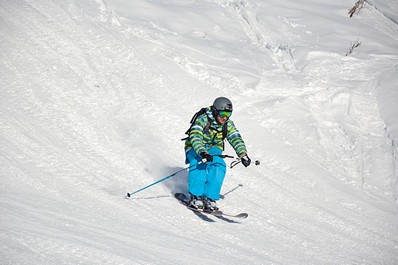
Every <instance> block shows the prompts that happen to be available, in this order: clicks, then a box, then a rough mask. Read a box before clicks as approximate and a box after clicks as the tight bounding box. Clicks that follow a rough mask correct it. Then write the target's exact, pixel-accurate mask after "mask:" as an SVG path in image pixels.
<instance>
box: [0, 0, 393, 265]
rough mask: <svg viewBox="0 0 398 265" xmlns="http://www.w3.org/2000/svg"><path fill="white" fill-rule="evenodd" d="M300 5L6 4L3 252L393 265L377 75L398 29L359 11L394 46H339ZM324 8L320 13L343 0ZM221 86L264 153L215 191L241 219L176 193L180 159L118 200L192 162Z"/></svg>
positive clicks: (29, 257) (0, 123) (385, 120)
mask: <svg viewBox="0 0 398 265" xmlns="http://www.w3.org/2000/svg"><path fill="white" fill-rule="evenodd" d="M289 3H290V2H289ZM308 3H312V1H308ZM291 4H292V8H291V9H289V10H288V11H289V12H287V14H284V13H283V14H284V15H282V13H278V12H280V10H281V9H284V8H286V5H287V3H284V4H280V5H278V4H277V2H274V1H272V2H271V3H267V4H264V3H262V2H257V1H249V0H241V1H230V0H228V1H227V0H222V1H221V0H217V1H205V2H203V3H202V2H196V1H166V0H164V1H160V0H159V1H144V0H137V1H136V2H134V3H133V2H131V3H127V2H123V1H122V0H112V1H111V0H109V1H100V0H98V1H91V0H86V1H74V0H68V1H63V2H58V1H55V2H54V1H41V2H40V1H39V2H37V1H22V0H17V1H1V2H0V17H1V23H0V34H1V39H2V42H1V43H0V50H1V53H0V54H1V63H0V85H1V99H0V104H1V105H0V154H1V156H0V164H1V167H0V177H1V179H0V188H1V196H0V207H1V208H0V212H1V217H0V230H1V233H0V240H1V245H2V246H1V247H0V263H1V264H187V263H193V264H201V263H206V264H306V265H308V264H397V263H398V259H397V257H398V237H397V235H398V227H397V221H398V217H397V209H396V199H397V192H398V187H397V168H396V165H397V157H396V152H397V150H396V142H395V145H394V141H396V140H394V139H396V138H395V137H397V135H396V134H394V133H395V130H394V128H395V127H394V124H396V119H389V118H390V117H394V116H393V114H390V113H391V110H393V107H391V108H387V107H385V109H383V110H382V111H383V113H382V114H381V113H380V112H381V110H380V109H381V108H382V107H380V104H381V103H382V102H385V101H386V98H385V97H387V96H386V95H387V94H388V93H391V97H393V96H394V95H395V94H393V92H391V91H392V90H391V89H389V90H388V89H387V90H386V89H384V90H383V88H384V87H388V85H389V84H390V83H388V84H383V82H382V81H381V80H380V79H379V76H380V75H381V74H382V73H383V72H384V71H385V69H394V67H396V58H397V54H396V50H395V53H394V52H393V51H394V49H393V48H392V47H393V45H391V41H390V39H393V40H396V39H398V33H397V32H398V31H397V26H396V25H394V24H393V23H392V22H391V19H389V20H388V21H386V20H385V19H383V17H382V16H381V15H380V13H379V12H378V11H377V9H375V10H373V9H371V8H370V9H367V10H366V12H363V16H358V18H357V20H356V21H355V22H352V23H353V24H356V26H358V27H360V26H361V25H363V24H364V25H367V26H369V25H372V27H371V28H372V32H379V31H380V32H383V33H382V34H381V35H382V36H384V37H385V38H386V40H388V41H386V42H385V43H384V44H385V46H384V47H385V49H386V50H385V51H383V50H382V51H378V52H377V51H376V49H375V48H374V47H373V46H372V47H365V48H363V49H364V50H365V51H366V49H369V51H370V52H369V55H362V54H361V52H362V51H364V50H361V51H358V53H356V54H354V55H353V56H348V57H344V53H345V52H346V50H345V49H346V46H347V45H348V42H344V41H345V40H344V41H338V40H340V37H337V38H336V39H337V40H336V39H335V38H334V34H337V33H336V32H334V34H330V36H326V39H327V40H326V41H324V40H323V39H322V38H321V37H320V36H318V39H319V42H318V43H311V41H313V40H314V39H317V37H314V36H316V34H320V33H319V32H318V31H317V30H319V29H318V28H316V27H314V28H311V24H310V22H309V19H308V20H306V19H301V20H300V16H298V15H297V14H298V13H297V12H300V9H299V7H298V6H297V5H296V4H293V3H291ZM328 5H329V4H328ZM330 5H331V6H333V9H332V12H331V15H330V16H329V15H328V16H327V18H325V21H327V22H328V21H329V22H330V21H331V20H329V19H331V17H332V15H336V16H337V15H338V16H341V15H340V13H339V12H340V10H341V9H342V6H345V5H343V1H338V3H336V5H333V4H330ZM308 6H310V7H311V8H309V9H308V11H307V12H306V14H308V17H311V16H310V15H311V14H312V15H313V14H316V12H318V11H319V10H322V9H319V10H318V9H317V7H316V6H314V3H312V5H308ZM271 7H273V8H274V9H271ZM195 8H196V9H195ZM348 8H349V7H347V10H348ZM124 9H125V10H124ZM148 10H152V11H153V12H148ZM192 10H193V11H195V12H192ZM264 10H265V11H264ZM188 11H189V12H188ZM315 11H316V12H315ZM139 12H141V13H139ZM162 12H165V15H163V13H162ZM185 12H186V13H185ZM273 12H275V14H273ZM325 12H326V11H325ZM130 13H131V14H130ZM129 14H130V15H129ZM141 14H142V15H141ZM176 14H178V16H176ZM264 14H265V15H266V16H264ZM278 14H279V15H278ZM173 15H174V16H175V17H174V18H175V20H176V21H175V20H173V21H170V19H168V17H170V16H173ZM344 15H345V14H344ZM146 16H147V17H146ZM201 16H203V18H205V19H203V21H202V22H203V24H200V23H195V20H199V19H201ZM187 18H188V19H187ZM189 18H190V19H191V20H192V21H190V20H189ZM206 19H208V20H206ZM267 19H268V20H267ZM339 19H340V20H339V22H338V23H337V22H336V25H338V26H342V25H344V22H342V21H346V20H345V19H343V18H342V17H339ZM367 19H374V20H375V21H376V22H377V23H371V22H369V21H371V20H367ZM179 21H182V22H185V23H187V25H183V26H181V22H180V23H177V22H179ZM209 21H211V22H209ZM267 21H268V22H269V24H268V23H267ZM312 23H313V22H312ZM361 23H363V24H361ZM190 25H191V26H192V25H195V27H196V28H191V26H190ZM198 25H199V26H198ZM272 26H274V27H277V26H280V28H279V29H276V28H273V27H272ZM351 27H353V26H352V25H350V29H351ZM328 29H329V28H328ZM361 30H363V28H361ZM336 31H338V29H336ZM281 32H284V33H285V34H280V33H281ZM364 32H365V31H364ZM337 35H338V34H337ZM341 36H344V37H346V34H345V33H344V34H343V33H341ZM378 36H379V35H378ZM353 37H356V36H353ZM284 38H285V39H284ZM342 38H343V37H342ZM369 40H370V38H369ZM323 41H324V42H323ZM308 43H311V45H313V46H312V47H311V49H310V48H307V49H306V48H305V47H307V45H308ZM325 43H328V44H325ZM369 43H376V44H375V45H374V46H375V47H377V46H380V45H381V41H380V42H378V41H372V42H370V41H369ZM346 44H347V45H346ZM365 44H366V42H365V43H364V45H365ZM334 46H336V47H334ZM369 46H371V44H369ZM347 47H348V46H347ZM333 48H334V49H335V50H332V49H333ZM339 49H340V50H339ZM395 49H396V48H395ZM337 50H339V53H340V54H339V53H338V52H337ZM383 52H385V54H383ZM355 55H357V57H356V56H355ZM392 72H393V71H392ZM384 76H386V75H384ZM392 79H393V78H391V80H392ZM391 82H393V81H391ZM379 87H381V88H379ZM220 94H225V95H227V96H228V97H230V98H231V99H232V100H233V102H234V104H235V109H236V111H235V112H234V121H235V122H236V124H237V125H238V127H239V129H240V130H241V132H242V134H243V135H244V138H245V140H246V142H247V145H248V148H249V151H250V155H251V156H252V158H253V160H254V159H259V160H260V161H261V165H260V166H258V167H255V166H252V167H249V168H248V169H245V168H243V167H236V168H234V169H230V170H229V171H228V173H227V178H226V180H225V185H224V187H223V191H222V193H223V194H226V195H225V198H224V199H223V200H220V202H219V205H220V206H221V208H222V209H224V210H225V211H226V212H234V211H236V212H241V211H245V212H248V213H249V218H248V219H245V220H236V223H228V222H225V221H223V220H220V219H217V218H215V217H209V218H210V220H209V221H204V220H202V219H201V218H199V217H198V216H196V215H195V214H194V213H192V212H190V211H187V210H186V209H185V208H184V207H181V206H180V205H179V204H178V202H177V201H176V200H175V199H174V198H173V197H172V195H171V194H172V192H176V191H182V192H186V188H185V186H184V185H185V181H186V178H187V173H186V172H182V173H181V174H179V175H177V176H176V177H174V178H172V179H170V180H168V181H167V182H165V183H163V185H156V186H154V187H152V188H151V189H150V190H149V189H148V190H146V191H144V192H142V193H140V194H137V196H134V197H133V198H132V199H130V200H125V199H123V196H124V194H125V193H126V192H130V191H133V190H135V189H138V188H140V187H143V186H146V185H148V184H150V183H152V182H154V181H156V180H158V179H160V178H162V177H164V176H167V175H168V174H171V173H173V172H175V171H177V170H180V169H182V167H184V166H185V165H184V164H183V161H184V154H183V150H182V148H183V144H182V142H179V138H180V136H181V137H183V132H185V130H186V127H187V126H188V121H189V119H190V118H191V115H192V114H193V113H194V111H196V109H198V108H200V107H203V106H205V105H206V104H209V103H211V100H212V98H214V97H216V96H218V95H220ZM391 105H392V106H395V105H394V103H391ZM235 113H236V114H235ZM392 113H395V112H393V111H392ZM383 115H384V116H383ZM386 124H387V126H391V127H390V128H391V130H390V131H391V133H388V131H389V130H388V127H387V128H386ZM226 153H229V154H233V153H232V150H231V149H230V148H229V149H228V148H227V150H226ZM228 162H230V161H228ZM238 184H242V186H237V185H238ZM237 187H239V188H237ZM130 189H131V190H130ZM228 191H230V192H228ZM199 253H205V254H203V255H199Z"/></svg>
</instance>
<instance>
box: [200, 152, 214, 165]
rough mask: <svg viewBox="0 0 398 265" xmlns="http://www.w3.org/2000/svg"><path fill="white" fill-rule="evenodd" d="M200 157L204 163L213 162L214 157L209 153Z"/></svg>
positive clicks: (201, 154)
mask: <svg viewBox="0 0 398 265" xmlns="http://www.w3.org/2000/svg"><path fill="white" fill-rule="evenodd" d="M200 156H201V157H202V162H203V163H207V162H213V156H212V155H210V154H208V153H205V152H202V153H200Z"/></svg>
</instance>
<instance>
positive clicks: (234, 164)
mask: <svg viewBox="0 0 398 265" xmlns="http://www.w3.org/2000/svg"><path fill="white" fill-rule="evenodd" d="M241 162H242V159H239V158H237V159H236V161H233V162H232V163H231V165H230V166H229V167H230V168H233V167H234V166H236V165H237V164H239V163H241ZM254 164H255V165H256V166H258V165H260V161H258V160H256V161H254Z"/></svg>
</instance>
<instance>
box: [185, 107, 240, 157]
mask: <svg viewBox="0 0 398 265" xmlns="http://www.w3.org/2000/svg"><path fill="white" fill-rule="evenodd" d="M208 119H209V121H210V128H209V130H208V131H207V132H205V131H204V128H205V127H206V124H207V121H208ZM222 128H223V126H222V125H221V124H219V123H218V122H217V121H216V119H215V117H214V116H213V112H212V110H211V107H208V108H207V109H206V113H204V114H202V115H200V116H198V117H197V119H196V121H195V122H194V123H193V124H192V127H191V131H190V133H189V137H188V138H187V139H186V141H185V151H186V152H187V151H188V150H190V149H191V148H193V149H194V150H195V152H196V153H197V154H200V153H202V152H207V150H209V149H210V148H212V147H218V148H220V149H221V150H224V141H223V135H222ZM226 139H227V141H228V142H229V143H230V144H231V146H232V147H233V149H234V150H235V152H236V154H237V155H238V156H239V157H241V156H242V155H244V154H246V153H247V150H246V145H245V142H244V141H243V139H242V136H241V135H240V133H239V131H238V129H237V128H236V127H235V125H234V123H233V122H232V121H231V120H230V119H229V120H228V121H227V135H226Z"/></svg>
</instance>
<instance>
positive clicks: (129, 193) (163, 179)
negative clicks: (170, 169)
mask: <svg viewBox="0 0 398 265" xmlns="http://www.w3.org/2000/svg"><path fill="white" fill-rule="evenodd" d="M190 167H191V166H189V167H186V168H183V169H181V170H178V171H177V172H174V173H173V174H171V175H169V176H167V177H164V178H162V179H159V180H158V181H155V182H154V183H152V184H149V185H148V186H145V187H143V188H141V189H139V190H136V191H133V192H128V193H127V197H128V198H130V197H131V195H133V194H136V193H138V192H141V191H143V190H146V189H147V188H149V187H152V186H154V185H156V184H159V183H160V182H162V181H165V180H166V179H169V178H171V177H174V176H175V175H177V174H178V173H180V172H182V171H184V170H187V169H189V168H190Z"/></svg>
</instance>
